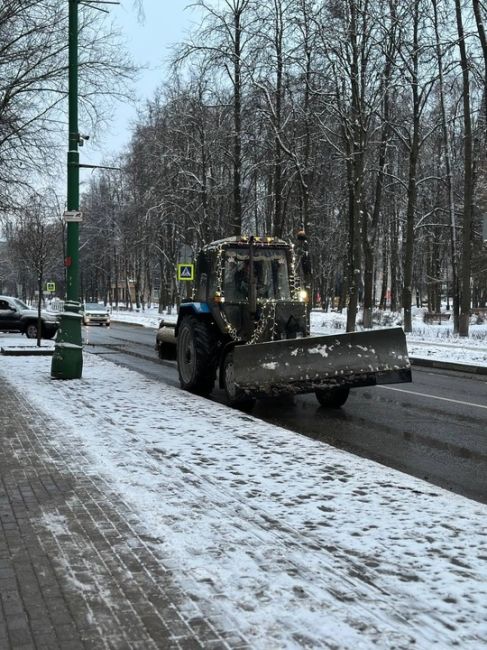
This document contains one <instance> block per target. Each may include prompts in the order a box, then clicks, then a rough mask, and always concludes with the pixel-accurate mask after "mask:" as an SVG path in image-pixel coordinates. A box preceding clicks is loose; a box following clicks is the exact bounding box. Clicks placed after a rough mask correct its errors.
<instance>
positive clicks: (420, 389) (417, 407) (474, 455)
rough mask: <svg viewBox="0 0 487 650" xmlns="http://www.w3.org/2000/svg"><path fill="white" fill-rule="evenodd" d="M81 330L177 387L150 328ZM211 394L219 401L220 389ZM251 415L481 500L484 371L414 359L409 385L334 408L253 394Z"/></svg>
mask: <svg viewBox="0 0 487 650" xmlns="http://www.w3.org/2000/svg"><path fill="white" fill-rule="evenodd" d="M83 333H84V339H85V351H86V352H90V353H92V354H99V355H101V356H103V357H105V358H107V359H110V360H111V361H115V362H116V363H118V364H120V365H123V366H125V367H128V368H131V369H133V370H137V371H138V372H141V373H143V374H145V375H146V376H149V377H152V378H154V379H157V380H159V381H163V382H164V383H167V384H170V385H172V386H179V381H178V376H177V369H176V363H175V362H174V361H160V360H159V359H158V358H157V353H156V351H155V350H154V342H155V330H153V329H150V328H144V327H134V326H131V325H122V324H119V323H114V324H112V326H111V328H110V329H109V330H108V329H106V328H100V327H95V326H90V327H84V328H83ZM188 397H189V399H190V396H188ZM212 399H215V400H216V401H219V402H224V401H225V398H224V395H223V393H222V391H220V390H217V391H215V394H214V395H213V396H212ZM253 415H254V416H255V417H258V418H260V419H262V420H265V421H267V422H271V423H272V424H276V425H279V426H282V427H284V428H286V429H289V430H290V431H293V432H296V433H299V434H302V435H306V436H309V437H312V438H315V439H317V440H320V441H323V442H326V443H328V444H331V445H333V446H335V447H339V448H342V449H346V450H347V451H351V452H353V453H355V454H357V455H361V456H364V457H367V458H371V459H373V460H376V461H378V462H380V463H382V464H384V465H387V466H389V467H394V468H396V469H399V470H401V471H404V472H406V473H408V474H411V475H413V476H417V477H419V478H422V479H425V480H427V481H429V482H431V483H433V484H436V485H440V486H441V487H444V488H446V489H449V490H451V491H454V492H457V493H459V494H462V495H464V496H467V497H469V498H473V499H476V500H478V501H482V502H484V503H487V376H485V375H484V376H477V375H470V374H467V373H461V372H454V371H448V370H440V369H430V368H420V367H417V366H415V367H414V369H413V382H412V383H411V384H395V385H390V386H374V387H371V388H359V389H354V390H352V391H351V393H350V397H349V399H348V401H347V402H346V404H345V406H344V407H342V408H341V409H337V410H335V409H331V410H328V409H324V408H322V407H320V406H319V405H318V403H317V401H316V398H315V397H314V395H302V396H298V397H296V398H294V399H289V398H286V399H282V398H281V399H275V400H261V401H259V402H258V403H257V405H256V408H255V409H254V411H253Z"/></svg>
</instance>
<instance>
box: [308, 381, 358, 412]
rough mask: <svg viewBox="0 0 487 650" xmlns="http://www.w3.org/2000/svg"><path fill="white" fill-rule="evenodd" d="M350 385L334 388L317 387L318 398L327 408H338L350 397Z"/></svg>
mask: <svg viewBox="0 0 487 650" xmlns="http://www.w3.org/2000/svg"><path fill="white" fill-rule="evenodd" d="M349 392H350V388H349V386H337V387H334V388H316V389H315V395H316V399H317V400H318V402H319V403H320V405H321V406H324V407H325V408H333V409H337V408H340V406H343V405H344V404H345V402H346V401H347V399H348V394H349Z"/></svg>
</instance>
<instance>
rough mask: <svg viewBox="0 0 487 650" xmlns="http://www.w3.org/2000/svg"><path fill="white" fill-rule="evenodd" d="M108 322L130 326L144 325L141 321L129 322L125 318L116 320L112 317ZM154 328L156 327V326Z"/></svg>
mask: <svg viewBox="0 0 487 650" xmlns="http://www.w3.org/2000/svg"><path fill="white" fill-rule="evenodd" d="M110 322H111V323H118V324H119V325H131V326H132V327H145V325H144V324H143V323H131V322H129V321H125V320H117V319H116V318H112V319H111V321H110ZM155 329H157V327H156V328H155Z"/></svg>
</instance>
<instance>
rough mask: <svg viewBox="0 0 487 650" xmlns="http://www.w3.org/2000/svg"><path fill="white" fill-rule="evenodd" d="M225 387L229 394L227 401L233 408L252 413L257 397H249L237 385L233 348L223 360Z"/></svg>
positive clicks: (226, 392) (227, 394)
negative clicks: (234, 372)
mask: <svg viewBox="0 0 487 650" xmlns="http://www.w3.org/2000/svg"><path fill="white" fill-rule="evenodd" d="M222 372H223V388H224V390H225V394H226V396H227V401H228V404H229V405H230V406H232V407H233V408H236V409H239V410H240V411H245V412H246V413H250V411H251V410H252V409H253V408H254V406H255V401H256V400H255V398H254V397H249V396H248V395H246V394H245V393H244V392H242V391H240V390H238V389H237V388H236V387H235V382H234V374H233V350H230V352H228V353H227V355H226V356H225V360H224V361H223V367H222Z"/></svg>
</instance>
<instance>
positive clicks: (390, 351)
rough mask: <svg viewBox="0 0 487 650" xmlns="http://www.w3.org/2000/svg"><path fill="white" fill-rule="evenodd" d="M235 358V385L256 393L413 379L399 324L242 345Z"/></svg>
mask: <svg viewBox="0 0 487 650" xmlns="http://www.w3.org/2000/svg"><path fill="white" fill-rule="evenodd" d="M233 362H234V373H235V384H236V385H237V387H238V388H240V389H241V390H243V391H245V392H246V393H248V394H255V395H277V394H279V393H307V392H312V391H313V390H314V389H315V388H317V387H319V386H321V387H323V386H327V385H328V386H334V385H335V386H336V385H342V386H343V385H346V386H372V385H375V384H395V383H400V382H408V381H411V364H410V362H409V357H408V352H407V346H406V337H405V335H404V332H403V330H402V328H400V327H397V328H393V329H386V330H375V331H368V332H350V333H347V334H334V335H331V336H310V337H306V338H300V339H285V340H281V341H271V342H269V343H256V344H253V345H238V346H236V348H235V350H234V359H233Z"/></svg>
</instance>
